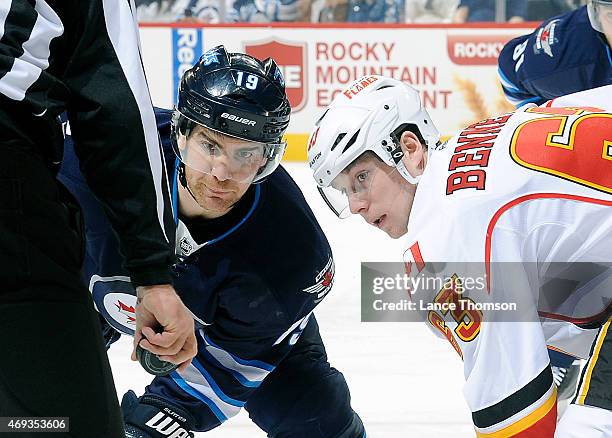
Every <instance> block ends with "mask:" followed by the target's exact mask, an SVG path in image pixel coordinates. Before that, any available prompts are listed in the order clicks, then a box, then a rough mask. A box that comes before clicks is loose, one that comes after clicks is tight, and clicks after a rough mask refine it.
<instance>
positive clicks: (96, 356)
mask: <svg viewBox="0 0 612 438" xmlns="http://www.w3.org/2000/svg"><path fill="white" fill-rule="evenodd" d="M82 259H83V238H82V230H81V226H80V212H79V211H78V208H77V207H76V206H75V205H74V204H72V203H71V201H70V195H68V193H67V191H65V189H63V187H61V186H60V185H59V184H58V183H57V182H56V180H55V178H54V175H53V174H52V172H51V171H49V170H48V169H47V167H46V166H45V164H44V162H43V160H42V159H40V158H38V157H37V156H36V155H34V154H29V153H26V152H24V150H22V149H19V148H16V147H9V146H6V145H2V144H0V355H1V358H0V417H11V416H22V417H23V416H36V417H43V416H44V417H69V421H70V433H69V434H61V433H53V434H51V433H49V434H47V433H32V434H28V433H18V434H15V436H16V437H19V438H25V437H28V436H33V437H36V438H41V437H43V436H47V435H48V436H51V437H54V438H57V437H60V436H73V437H83V438H94V437H104V438H115V437H117V438H119V437H123V436H124V433H123V425H122V419H121V413H120V410H119V406H118V401H117V394H116V390H115V387H114V384H113V380H112V373H111V369H110V366H109V363H108V358H107V356H106V352H105V349H104V345H103V342H102V337H101V334H100V326H99V322H98V320H97V315H96V313H95V311H94V308H93V304H92V300H91V295H90V294H89V292H88V291H87V288H86V287H85V286H84V285H83V284H82V280H81V277H80V269H81V263H82ZM0 435H1V436H3V437H4V436H12V434H0Z"/></svg>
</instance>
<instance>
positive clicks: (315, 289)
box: [303, 257, 335, 303]
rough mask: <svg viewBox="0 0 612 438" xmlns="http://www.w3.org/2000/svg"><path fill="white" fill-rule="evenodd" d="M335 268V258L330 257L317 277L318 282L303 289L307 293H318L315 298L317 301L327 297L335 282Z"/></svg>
mask: <svg viewBox="0 0 612 438" xmlns="http://www.w3.org/2000/svg"><path fill="white" fill-rule="evenodd" d="M334 270H335V266H334V259H333V258H331V257H330V258H329V260H328V261H327V264H326V265H325V267H324V268H323V270H322V271H321V272H319V273H318V274H317V276H316V277H315V282H316V283H315V284H313V285H312V286H310V287H307V288H306V289H303V291H304V292H306V293H309V294H316V295H317V297H316V298H315V300H314V302H315V303H318V302H320V301H321V300H322V299H323V298H325V295H327V294H328V293H329V291H330V290H331V288H332V285H333V284H334Z"/></svg>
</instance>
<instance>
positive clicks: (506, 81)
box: [497, 68, 521, 93]
mask: <svg viewBox="0 0 612 438" xmlns="http://www.w3.org/2000/svg"><path fill="white" fill-rule="evenodd" d="M497 74H498V75H499V80H500V82H501V84H502V86H503V87H504V88H505V89H506V90H509V91H513V92H515V93H520V92H521V90H520V89H519V87H517V86H516V85H514V84H513V83H512V81H510V79H508V77H507V76H506V75H505V74H504V72H503V71H502V69H501V68H498V69H497Z"/></svg>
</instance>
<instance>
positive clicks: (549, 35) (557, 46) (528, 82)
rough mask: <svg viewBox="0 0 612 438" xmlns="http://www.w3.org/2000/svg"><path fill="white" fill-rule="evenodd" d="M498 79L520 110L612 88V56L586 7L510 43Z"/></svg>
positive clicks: (545, 23) (505, 49)
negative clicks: (521, 107) (560, 98)
mask: <svg viewBox="0 0 612 438" xmlns="http://www.w3.org/2000/svg"><path fill="white" fill-rule="evenodd" d="M499 77H500V80H501V83H502V86H503V89H504V93H505V94H506V97H507V98H508V100H509V101H510V102H511V103H512V104H513V105H516V106H517V107H519V106H521V105H524V104H525V103H528V102H534V103H536V104H541V103H543V102H546V101H547V100H549V99H554V98H555V97H559V96H563V95H565V94H570V93H575V92H577V91H581V90H587V89H589V88H595V87H600V86H602V85H607V84H611V83H612V54H611V51H610V47H609V46H608V44H607V43H606V42H605V41H604V38H603V37H602V35H601V34H599V33H598V32H596V31H595V30H594V29H593V28H592V27H591V24H590V22H589V17H588V14H587V10H586V6H584V7H581V8H579V9H576V10H575V11H572V12H569V13H566V14H563V15H559V16H557V17H554V18H552V19H550V20H548V21H545V22H544V23H542V25H541V26H540V27H538V28H537V29H536V30H535V31H534V32H533V33H531V34H529V35H524V36H520V37H518V38H515V39H513V40H512V41H510V42H508V43H507V44H506V46H505V47H504V48H503V50H502V51H501V53H500V55H499Z"/></svg>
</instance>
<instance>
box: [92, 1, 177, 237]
mask: <svg viewBox="0 0 612 438" xmlns="http://www.w3.org/2000/svg"><path fill="white" fill-rule="evenodd" d="M103 8H104V17H105V21H106V26H107V29H106V30H107V34H108V38H109V40H110V41H111V44H112V45H113V48H114V50H115V53H116V55H117V60H118V61H119V64H120V65H121V69H122V70H123V74H124V75H125V78H126V80H127V82H128V86H129V87H130V90H131V91H132V94H133V96H134V100H135V101H136V103H137V105H138V111H139V114H140V119H141V123H142V129H143V132H144V136H145V143H146V151H147V157H148V159H149V166H150V168H151V174H152V176H153V184H154V187H155V196H156V206H157V220H158V222H159V227H160V229H161V231H162V232H163V235H164V237H165V239H166V242H169V241H170V240H169V239H168V236H167V234H166V228H165V222H164V209H165V202H164V196H163V194H164V193H169V192H170V187H169V186H168V181H167V180H166V179H165V178H164V173H165V170H164V166H163V164H162V162H163V159H162V156H161V147H160V142H159V136H158V133H157V128H156V127H157V123H156V121H155V113H154V112H153V103H152V102H151V97H150V95H149V90H148V89H147V81H146V78H145V75H144V70H143V69H142V61H141V59H140V52H138V53H137V56H134V55H135V53H134V51H133V47H140V42H139V40H138V30H137V27H136V24H135V22H134V17H133V15H132V11H131V10H130V5H129V4H128V2H124V1H123V2H118V3H117V1H115V0H103ZM127 29H129V31H126V30H127ZM135 58H136V59H135ZM164 182H165V184H164ZM164 185H165V187H164Z"/></svg>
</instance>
